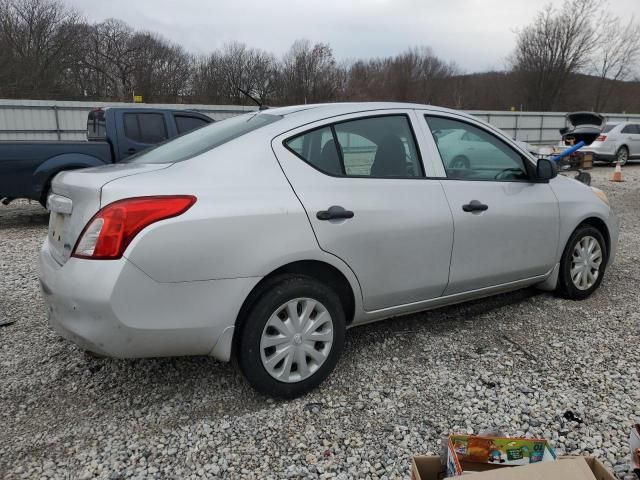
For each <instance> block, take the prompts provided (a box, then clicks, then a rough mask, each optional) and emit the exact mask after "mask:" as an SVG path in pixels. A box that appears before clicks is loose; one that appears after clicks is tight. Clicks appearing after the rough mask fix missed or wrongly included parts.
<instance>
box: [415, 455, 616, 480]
mask: <svg viewBox="0 0 640 480" xmlns="http://www.w3.org/2000/svg"><path fill="white" fill-rule="evenodd" d="M484 466H485V467H488V468H490V470H486V471H484V472H478V473H470V474H469V475H470V476H471V477H470V479H473V480H594V479H595V480H616V478H615V477H614V476H613V474H612V473H611V472H609V471H608V470H607V469H606V468H605V467H604V465H602V463H601V462H600V461H599V460H598V459H597V458H592V457H569V456H567V457H558V461H556V462H542V463H535V464H531V465H524V466H519V467H505V468H500V467H496V466H495V465H484ZM466 476H467V475H465V477H466ZM446 478H447V477H446V467H445V465H444V464H443V462H442V459H441V458H440V457H439V456H416V457H413V462H412V465H411V480H443V479H446Z"/></svg>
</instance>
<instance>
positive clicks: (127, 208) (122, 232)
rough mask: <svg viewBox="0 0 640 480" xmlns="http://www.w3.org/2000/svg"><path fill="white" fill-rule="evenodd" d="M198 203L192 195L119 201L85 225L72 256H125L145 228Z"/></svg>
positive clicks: (100, 258) (96, 258)
mask: <svg viewBox="0 0 640 480" xmlns="http://www.w3.org/2000/svg"><path fill="white" fill-rule="evenodd" d="M195 202H196V197H194V196H191V195H172V196H157V197H136V198H126V199H124V200H118V201H117V202H113V203H111V204H109V205H107V206H106V207H104V208H102V209H101V210H100V211H99V212H98V213H96V214H95V215H94V216H93V218H92V219H91V220H90V221H89V223H87V226H86V227H84V230H83V231H82V233H81V234H80V238H79V239H78V242H77V243H76V246H75V248H74V249H73V253H72V255H71V256H72V257H76V258H90V259H94V260H111V259H117V258H120V257H122V254H123V253H124V251H125V250H126V249H127V247H128V246H129V243H131V240H133V239H134V237H135V236H136V235H137V234H138V233H139V232H140V230H142V229H143V228H145V227H147V226H149V225H151V224H152V223H155V222H158V221H160V220H165V219H167V218H171V217H177V216H178V215H181V214H183V213H184V212H186V211H187V210H189V208H191V206H192V205H193V204H194V203H195Z"/></svg>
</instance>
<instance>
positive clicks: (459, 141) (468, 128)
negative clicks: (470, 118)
mask: <svg viewBox="0 0 640 480" xmlns="http://www.w3.org/2000/svg"><path fill="white" fill-rule="evenodd" d="M425 118H426V120H427V124H428V125H429V129H430V130H431V134H432V135H433V138H434V140H435V142H436V145H437V147H438V151H439V152H440V157H441V159H442V163H443V165H444V169H445V171H446V173H447V178H451V179H457V180H502V181H505V180H506V181H522V180H528V178H529V176H528V174H527V170H526V167H525V165H524V161H523V158H522V156H521V155H520V154H519V153H518V152H516V151H515V150H513V149H512V148H511V147H509V146H508V145H507V144H506V143H504V142H502V141H500V140H499V139H498V138H496V137H495V136H493V135H491V134H490V133H488V132H486V131H485V130H483V129H481V128H478V127H476V126H474V125H471V124H469V123H465V122H461V121H458V120H452V119H449V118H442V117H434V116H428V115H426V116H425Z"/></svg>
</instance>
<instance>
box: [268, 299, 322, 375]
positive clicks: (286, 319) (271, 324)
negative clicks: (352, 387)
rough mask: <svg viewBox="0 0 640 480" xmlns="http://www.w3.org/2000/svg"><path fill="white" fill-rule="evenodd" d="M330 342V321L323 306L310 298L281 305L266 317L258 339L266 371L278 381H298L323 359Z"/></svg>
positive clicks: (318, 365) (313, 371)
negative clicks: (267, 318) (265, 322)
mask: <svg viewBox="0 0 640 480" xmlns="http://www.w3.org/2000/svg"><path fill="white" fill-rule="evenodd" d="M332 344H333V320H332V319H331V315H330V314H329V312H328V311H327V309H326V307H325V306H324V305H322V303H320V302H318V301H317V300H313V299H311V298H296V299H294V300H290V301H288V302H287V303H285V304H283V305H281V306H280V307H278V308H277V309H276V311H275V312H273V314H272V315H271V316H270V317H269V320H267V324H266V325H265V327H264V330H263V331H262V337H261V338H260V357H261V358H262V365H263V366H264V368H265V370H266V371H267V372H269V375H271V376H272V377H273V378H275V379H277V380H280V381H281V382H286V383H292V382H300V381H302V380H304V379H306V378H309V377H310V376H311V375H313V374H314V373H315V372H316V371H317V370H318V368H320V366H321V365H322V364H323V363H324V362H325V361H326V359H327V357H328V356H329V352H330V351H331V345H332Z"/></svg>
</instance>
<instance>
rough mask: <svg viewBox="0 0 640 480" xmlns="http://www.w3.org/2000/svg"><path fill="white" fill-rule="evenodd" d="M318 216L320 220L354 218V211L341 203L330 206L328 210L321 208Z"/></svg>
mask: <svg viewBox="0 0 640 480" xmlns="http://www.w3.org/2000/svg"><path fill="white" fill-rule="evenodd" d="M316 218H317V219H318V220H336V219H346V218H353V212H352V211H351V210H345V209H344V208H342V207H341V206H339V205H334V206H332V207H329V209H328V210H320V211H319V212H318V213H316Z"/></svg>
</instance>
